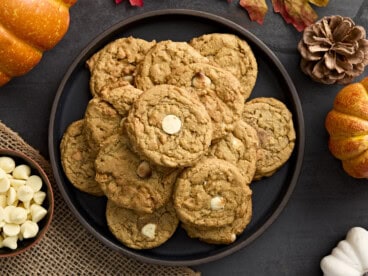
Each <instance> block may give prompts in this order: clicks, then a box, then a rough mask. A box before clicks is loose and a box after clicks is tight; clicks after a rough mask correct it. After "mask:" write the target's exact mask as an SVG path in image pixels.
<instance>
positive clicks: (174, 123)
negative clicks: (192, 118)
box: [161, 114, 182, 135]
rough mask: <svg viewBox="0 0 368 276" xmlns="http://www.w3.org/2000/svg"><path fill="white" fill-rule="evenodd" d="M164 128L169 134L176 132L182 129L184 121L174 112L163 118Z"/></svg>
mask: <svg viewBox="0 0 368 276" xmlns="http://www.w3.org/2000/svg"><path fill="white" fill-rule="evenodd" d="M161 124H162V130H163V131H164V132H165V133H167V134H171V135H172V134H176V133H178V132H179V131H180V130H181V127H182V123H181V120H180V118H179V117H177V116H176V115H173V114H169V115H166V116H165V117H164V118H163V119H162V122H161Z"/></svg>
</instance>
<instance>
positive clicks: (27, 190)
mask: <svg viewBox="0 0 368 276" xmlns="http://www.w3.org/2000/svg"><path fill="white" fill-rule="evenodd" d="M33 194H34V192H33V189H32V188H31V187H29V186H27V185H24V186H22V187H19V189H18V190H17V196H18V199H19V200H20V201H23V202H24V201H30V200H31V199H32V198H33Z"/></svg>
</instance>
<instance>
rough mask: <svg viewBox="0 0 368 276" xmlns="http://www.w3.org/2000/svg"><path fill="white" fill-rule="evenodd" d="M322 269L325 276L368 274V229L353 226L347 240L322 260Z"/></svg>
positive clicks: (361, 275)
mask: <svg viewBox="0 0 368 276" xmlns="http://www.w3.org/2000/svg"><path fill="white" fill-rule="evenodd" d="M321 269H322V271H323V273H324V275H325V276H355V275H356V276H368V231H367V230H365V229H364V228H361V227H353V228H351V229H350V230H349V232H348V234H347V236H346V238H345V240H342V241H340V242H339V243H338V245H337V246H336V247H335V248H334V249H333V250H332V252H331V254H330V255H328V256H326V257H324V258H323V259H322V260H321Z"/></svg>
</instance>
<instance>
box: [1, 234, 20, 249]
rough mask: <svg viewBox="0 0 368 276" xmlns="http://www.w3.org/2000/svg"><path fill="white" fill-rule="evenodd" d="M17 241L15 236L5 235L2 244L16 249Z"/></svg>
mask: <svg viewBox="0 0 368 276" xmlns="http://www.w3.org/2000/svg"><path fill="white" fill-rule="evenodd" d="M17 241H18V237H17V236H13V237H6V238H5V239H4V240H3V242H2V246H3V247H7V248H10V249H17V247H18V245H17Z"/></svg>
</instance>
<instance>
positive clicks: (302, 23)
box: [272, 0, 318, 32]
mask: <svg viewBox="0 0 368 276" xmlns="http://www.w3.org/2000/svg"><path fill="white" fill-rule="evenodd" d="M272 5H273V9H274V11H275V12H277V13H280V14H281V16H282V17H283V18H284V20H285V21H286V22H287V23H289V24H292V25H293V26H294V27H295V28H296V29H297V30H298V31H299V32H301V31H303V30H304V29H305V28H306V27H307V26H309V25H311V24H312V23H314V22H315V21H316V20H317V18H318V15H317V13H316V12H315V11H314V10H313V9H312V7H311V6H310V5H309V3H308V1H307V0H272Z"/></svg>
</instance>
